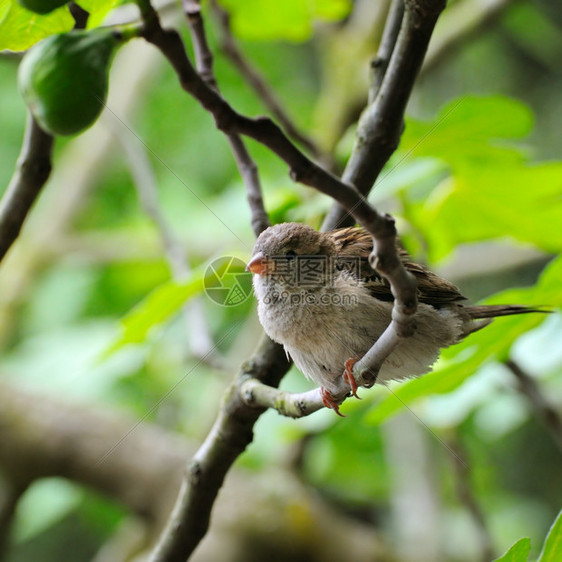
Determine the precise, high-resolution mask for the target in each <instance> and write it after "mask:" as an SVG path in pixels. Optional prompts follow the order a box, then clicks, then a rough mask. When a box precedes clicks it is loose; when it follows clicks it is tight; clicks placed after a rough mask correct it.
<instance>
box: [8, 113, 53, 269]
mask: <svg viewBox="0 0 562 562" xmlns="http://www.w3.org/2000/svg"><path fill="white" fill-rule="evenodd" d="M53 144H54V137H53V136H52V135H49V134H48V133H46V132H45V131H43V129H41V127H39V125H38V124H37V121H35V119H34V117H33V116H32V115H31V113H28V116H27V122H26V125H25V133H24V139H23V145H22V148H21V152H20V155H19V158H18V162H17V164H16V169H15V171H14V175H13V176H12V179H11V180H10V183H9V184H8V187H7V189H6V192H5V193H4V196H3V197H2V200H1V201H0V261H1V260H2V259H3V258H4V256H5V255H6V252H7V251H8V250H9V249H10V246H11V245H12V244H13V243H14V241H15V240H16V238H17V237H18V235H19V233H20V231H21V228H22V226H23V222H24V221H25V219H26V217H27V215H28V213H29V211H30V209H31V207H32V205H33V203H34V202H35V200H36V199H37V196H38V195H39V193H40V192H41V189H42V187H43V186H44V185H45V183H46V182H47V179H48V178H49V175H50V174H51V169H52V164H51V157H52V152H53Z"/></svg>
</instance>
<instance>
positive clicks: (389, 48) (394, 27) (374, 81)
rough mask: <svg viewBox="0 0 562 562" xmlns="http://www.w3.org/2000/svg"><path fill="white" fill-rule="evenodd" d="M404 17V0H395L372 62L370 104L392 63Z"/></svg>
mask: <svg viewBox="0 0 562 562" xmlns="http://www.w3.org/2000/svg"><path fill="white" fill-rule="evenodd" d="M403 17H404V0H393V1H392V4H391V5H390V10H389V11H388V16H387V18H386V24H385V26H384V31H383V34H382V38H381V42H380V45H379V50H378V52H377V56H376V57H375V58H374V59H373V61H372V62H371V68H372V71H373V74H372V77H371V87H370V88H369V102H368V103H369V104H371V103H373V102H374V101H375V99H376V97H377V94H378V93H379V90H380V88H381V85H382V81H383V79H384V77H385V75H386V70H387V68H388V65H389V63H390V57H391V56H392V53H393V51H394V46H395V45H396V40H397V39H398V33H399V32H400V26H401V25H402V18H403Z"/></svg>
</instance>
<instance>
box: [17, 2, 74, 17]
mask: <svg viewBox="0 0 562 562" xmlns="http://www.w3.org/2000/svg"><path fill="white" fill-rule="evenodd" d="M68 1H69V0H18V3H19V4H20V5H21V6H22V7H23V8H25V9H26V10H30V11H32V12H35V13H36V14H48V13H49V12H52V11H53V10H56V9H57V8H60V7H61V6H64V5H65V4H68Z"/></svg>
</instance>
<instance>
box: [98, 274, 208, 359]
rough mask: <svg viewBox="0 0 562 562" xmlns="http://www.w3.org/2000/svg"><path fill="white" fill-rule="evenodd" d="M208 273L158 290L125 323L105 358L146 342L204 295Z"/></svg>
mask: <svg viewBox="0 0 562 562" xmlns="http://www.w3.org/2000/svg"><path fill="white" fill-rule="evenodd" d="M204 277H205V275H204V271H203V270H202V269H198V270H197V271H194V272H193V273H192V274H191V276H190V278H189V279H188V280H187V281H184V282H183V283H179V282H177V281H170V282H168V283H164V284H163V285H160V286H159V287H157V288H156V289H154V290H153V291H152V292H151V293H150V294H149V295H148V296H147V297H146V298H145V299H144V300H142V301H141V302H140V303H139V304H138V305H137V306H135V307H134V308H133V309H132V310H131V312H129V313H128V314H127V315H126V316H125V317H124V318H122V319H121V334H120V335H119V337H118V338H117V340H116V341H115V342H114V343H113V344H112V345H111V346H110V347H109V349H108V350H107V351H106V352H105V353H104V354H103V357H104V358H107V357H108V356H109V355H111V354H112V353H114V352H115V351H117V350H118V349H120V348H122V347H124V346H125V345H128V344H130V343H141V342H143V341H145V339H146V336H147V334H148V332H149V330H150V329H151V328H153V327H155V326H158V325H160V324H162V323H163V322H165V321H166V320H168V318H170V317H171V316H172V315H173V314H175V313H176V312H178V310H179V309H180V308H181V307H182V306H183V305H184V304H185V302H186V301H187V300H188V299H190V298H193V297H194V296H196V295H199V294H201V293H202V292H203V281H204Z"/></svg>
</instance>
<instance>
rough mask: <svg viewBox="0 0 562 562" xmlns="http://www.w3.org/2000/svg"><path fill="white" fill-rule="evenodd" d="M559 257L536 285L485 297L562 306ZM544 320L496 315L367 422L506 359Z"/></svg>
mask: <svg viewBox="0 0 562 562" xmlns="http://www.w3.org/2000/svg"><path fill="white" fill-rule="evenodd" d="M561 285H562V257H558V258H557V259H554V260H553V261H552V262H550V263H549V264H548V266H547V267H546V268H545V269H544V271H543V273H542V275H541V277H540V279H539V282H538V283H537V285H536V286H535V287H528V288H524V289H510V290H507V291H503V292H501V293H498V294H497V295H494V297H493V298H490V299H487V300H486V303H487V304H500V303H513V304H521V305H527V306H531V307H540V306H544V305H545V304H547V305H548V306H549V307H552V308H555V307H562V291H560V286H561ZM543 320H544V316H543V315H541V314H524V315H521V316H511V317H505V318H499V319H497V320H496V321H494V322H493V323H492V324H491V325H490V326H487V327H486V328H485V329H483V330H481V331H479V332H476V333H474V334H472V335H471V336H469V337H468V338H467V339H465V340H464V341H462V342H461V343H459V344H457V345H455V346H453V347H451V348H449V349H446V350H444V351H443V352H442V354H441V357H442V358H441V361H440V362H439V363H438V364H437V367H436V369H435V371H433V372H432V373H428V374H426V375H423V376H422V377H420V378H417V379H411V380H409V381H407V382H405V383H402V384H400V385H397V386H396V387H394V388H393V389H389V390H390V394H389V395H388V396H387V397H386V398H384V399H382V400H381V401H380V402H379V403H378V404H377V405H376V406H375V407H374V409H373V410H371V412H369V414H368V415H367V418H366V420H367V422H368V423H371V424H373V425H376V424H380V423H382V422H383V421H385V420H386V419H388V418H389V417H390V416H392V415H394V414H396V413H397V412H399V411H400V410H402V408H404V407H406V406H408V405H409V404H412V403H413V402H415V401H416V400H418V399H420V398H423V397H424V396H429V395H432V394H445V393H448V392H452V391H453V390H455V389H456V388H458V387H459V386H460V385H461V384H462V383H463V382H464V381H465V380H466V379H467V378H468V377H470V376H471V375H472V374H474V372H476V370H477V369H478V368H479V367H481V366H482V365H483V364H485V363H486V362H487V361H490V360H492V359H496V360H500V361H501V360H505V359H506V358H507V357H508V355H509V350H510V349H511V346H512V345H513V342H514V341H515V340H516V339H517V338H518V337H519V336H520V335H522V334H523V333H525V332H527V331H528V330H531V329H532V328H534V327H536V326H538V325H539V324H540V323H541V322H542V321H543Z"/></svg>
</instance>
